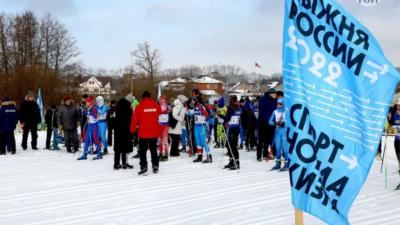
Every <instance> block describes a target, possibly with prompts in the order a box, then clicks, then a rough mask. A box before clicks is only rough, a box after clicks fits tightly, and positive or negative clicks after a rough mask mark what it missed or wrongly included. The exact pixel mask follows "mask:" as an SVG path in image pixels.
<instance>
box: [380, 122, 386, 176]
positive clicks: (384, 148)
mask: <svg viewBox="0 0 400 225" xmlns="http://www.w3.org/2000/svg"><path fill="white" fill-rule="evenodd" d="M386 144H387V129H386V128H385V144H384V146H383V155H382V162H381V173H382V169H383V163H384V161H385V155H386Z"/></svg>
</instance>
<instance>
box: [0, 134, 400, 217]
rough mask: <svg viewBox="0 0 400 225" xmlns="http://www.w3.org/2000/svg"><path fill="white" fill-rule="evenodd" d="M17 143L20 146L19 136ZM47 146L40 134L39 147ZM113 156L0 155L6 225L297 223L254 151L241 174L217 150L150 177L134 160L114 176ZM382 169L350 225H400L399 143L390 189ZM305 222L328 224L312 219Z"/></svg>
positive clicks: (284, 191) (163, 166) (0, 213)
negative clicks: (205, 160) (205, 159)
mask: <svg viewBox="0 0 400 225" xmlns="http://www.w3.org/2000/svg"><path fill="white" fill-rule="evenodd" d="M16 139H17V145H18V146H19V145H20V142H21V134H20V133H17V135H16ZM44 142H45V133H44V132H39V146H40V147H43V146H44ZM382 145H384V143H382ZM109 152H111V154H110V155H107V156H105V157H104V159H103V160H100V161H92V160H87V161H76V158H77V157H78V156H79V154H80V153H77V154H75V155H73V154H67V153H66V152H65V149H63V150H62V151H59V152H58V151H57V152H52V151H46V150H39V151H32V150H29V148H28V150H27V151H22V150H20V149H18V150H17V155H15V156H10V155H7V156H0V171H1V172H0V181H1V183H0V193H2V194H1V195H0V224H1V225H68V224H80V225H81V224H82V225H89V224H90V225H94V224H96V225H98V224H105V225H119V224H127V225H128V224H140V225H157V224H163V225H184V224H185V225H186V224H193V225H197V224H198V225H205V224H206V225H225V224H229V225H232V224H234V225H249V224H251V225H264V224H274V225H275V224H294V209H293V207H292V205H291V195H290V186H289V177H288V173H280V172H270V171H269V170H270V169H271V168H272V166H273V164H274V163H273V162H272V161H269V162H267V163H266V162H265V161H264V162H262V163H260V162H256V160H255V158H256V157H255V154H256V153H255V152H246V151H243V150H242V151H240V154H241V155H240V157H241V168H242V169H241V170H240V172H237V171H227V170H223V169H221V168H220V167H221V165H224V164H225V163H227V161H228V159H227V158H226V157H223V156H222V154H223V153H222V150H221V149H216V150H214V151H213V156H214V157H213V158H214V163H212V164H211V165H204V164H193V163H192V162H191V161H192V158H189V157H188V156H187V155H186V154H183V155H182V156H181V158H170V159H169V161H168V162H161V163H160V173H159V174H149V176H146V177H143V176H138V175H137V172H138V168H139V165H138V160H137V159H129V161H130V164H133V165H134V166H135V169H133V170H121V171H114V170H113V169H112V166H113V155H112V154H113V153H112V152H113V151H112V149H110V150H109ZM135 152H136V151H135ZM149 163H150V162H149ZM380 164H381V162H380V161H375V162H374V164H373V166H372V169H371V172H370V174H369V177H368V179H367V182H366V184H365V185H364V187H363V188H362V190H361V192H360V194H359V195H358V197H357V199H356V201H355V203H354V205H353V207H352V209H351V211H350V216H349V217H350V223H351V224H360V225H361V224H362V225H367V224H380V225H382V224H393V225H394V224H400V222H399V221H400V208H399V201H400V192H399V191H398V192H394V191H392V190H393V188H394V187H395V186H396V185H397V184H398V183H399V182H400V178H399V176H398V174H397V173H395V171H396V169H397V166H398V165H397V162H396V158H395V154H394V147H393V137H390V138H389V140H388V142H387V157H386V165H387V170H388V188H387V189H386V188H385V177H384V174H381V173H380ZM149 167H150V168H151V166H149ZM304 220H305V221H304V223H305V224H324V223H323V222H321V221H320V220H318V219H316V218H314V217H312V216H310V215H308V214H305V216H304Z"/></svg>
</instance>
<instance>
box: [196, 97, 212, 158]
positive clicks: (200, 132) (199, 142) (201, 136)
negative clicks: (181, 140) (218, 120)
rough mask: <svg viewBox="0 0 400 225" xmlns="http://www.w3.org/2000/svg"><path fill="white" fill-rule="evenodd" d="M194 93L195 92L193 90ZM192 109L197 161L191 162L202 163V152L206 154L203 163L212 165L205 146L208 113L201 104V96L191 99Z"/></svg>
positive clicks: (210, 156)
mask: <svg viewBox="0 0 400 225" xmlns="http://www.w3.org/2000/svg"><path fill="white" fill-rule="evenodd" d="M195 91H196V90H195ZM192 104H193V106H194V108H193V117H194V136H195V142H196V148H197V159H195V160H193V162H195V163H197V162H202V160H203V150H204V151H205V152H206V154H207V158H206V159H205V160H204V161H203V163H212V155H211V152H210V148H209V147H208V145H207V140H206V138H207V131H206V130H207V128H206V123H207V117H208V112H207V110H206V108H205V107H204V105H203V104H202V99H201V95H197V97H195V98H192Z"/></svg>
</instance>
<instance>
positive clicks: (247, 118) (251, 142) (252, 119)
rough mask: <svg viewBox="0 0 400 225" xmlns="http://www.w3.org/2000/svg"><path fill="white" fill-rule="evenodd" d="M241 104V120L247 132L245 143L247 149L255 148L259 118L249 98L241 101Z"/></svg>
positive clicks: (245, 132)
mask: <svg viewBox="0 0 400 225" xmlns="http://www.w3.org/2000/svg"><path fill="white" fill-rule="evenodd" d="M240 106H241V108H242V114H241V116H240V117H241V118H240V119H241V121H242V127H243V130H244V134H245V140H246V142H245V145H246V149H247V151H250V150H253V149H254V147H255V146H256V143H257V141H256V136H255V135H256V129H257V118H256V116H255V114H254V112H253V110H252V105H251V102H250V100H249V99H247V100H246V101H243V102H242V101H241V102H240Z"/></svg>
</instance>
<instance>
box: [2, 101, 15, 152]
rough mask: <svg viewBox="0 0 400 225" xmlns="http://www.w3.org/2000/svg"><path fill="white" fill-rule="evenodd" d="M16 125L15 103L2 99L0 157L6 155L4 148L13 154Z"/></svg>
mask: <svg viewBox="0 0 400 225" xmlns="http://www.w3.org/2000/svg"><path fill="white" fill-rule="evenodd" d="M17 123H18V112H17V107H16V106H15V102H14V101H12V100H11V98H10V97H4V98H3V99H2V101H1V108H0V155H5V154H6V147H7V149H8V150H9V151H11V154H15V151H16V148H15V138H14V130H15V128H16V126H17Z"/></svg>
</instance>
